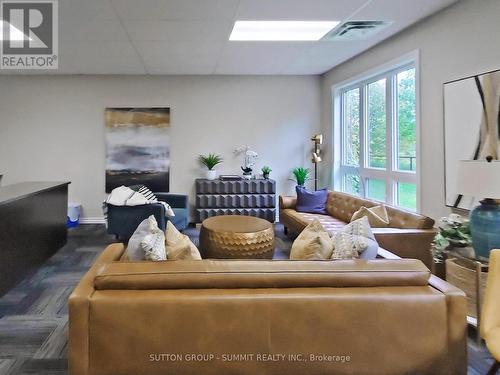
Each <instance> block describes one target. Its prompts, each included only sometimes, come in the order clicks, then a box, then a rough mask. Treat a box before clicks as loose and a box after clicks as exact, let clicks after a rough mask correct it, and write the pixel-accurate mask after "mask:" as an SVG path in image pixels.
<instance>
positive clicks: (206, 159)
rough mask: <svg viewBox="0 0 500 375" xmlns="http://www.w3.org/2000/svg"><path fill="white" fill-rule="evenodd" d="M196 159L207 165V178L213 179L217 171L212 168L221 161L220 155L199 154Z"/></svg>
mask: <svg viewBox="0 0 500 375" xmlns="http://www.w3.org/2000/svg"><path fill="white" fill-rule="evenodd" d="M198 160H199V162H200V163H201V164H203V165H204V166H205V167H207V168H208V169H207V180H215V178H216V177H217V171H216V170H215V169H214V168H215V166H216V165H218V164H220V163H222V160H223V159H222V156H220V155H216V154H208V155H200V156H199V157H198Z"/></svg>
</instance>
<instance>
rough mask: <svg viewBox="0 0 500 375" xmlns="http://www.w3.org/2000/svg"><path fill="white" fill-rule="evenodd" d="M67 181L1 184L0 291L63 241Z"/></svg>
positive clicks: (42, 259)
mask: <svg viewBox="0 0 500 375" xmlns="http://www.w3.org/2000/svg"><path fill="white" fill-rule="evenodd" d="M68 184H69V182H22V183H18V184H13V185H7V186H2V187H0V295H3V294H5V293H6V292H7V291H8V290H9V289H10V288H11V287H12V286H14V285H15V284H16V283H17V282H19V281H20V280H22V279H23V278H24V277H25V276H26V275H27V274H28V273H29V272H30V271H32V270H33V269H34V268H35V267H36V266H37V265H39V264H40V263H42V262H43V261H44V260H45V259H47V258H48V257H50V256H51V255H52V254H54V253H55V252H56V251H57V250H58V249H59V248H61V247H62V246H64V244H65V243H66V240H67V233H68V232H67V229H66V217H67V206H68Z"/></svg>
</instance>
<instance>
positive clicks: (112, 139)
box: [105, 108, 170, 193]
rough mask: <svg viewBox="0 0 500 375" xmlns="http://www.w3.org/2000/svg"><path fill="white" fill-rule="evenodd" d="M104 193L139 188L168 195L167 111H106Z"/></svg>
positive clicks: (168, 114)
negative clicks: (140, 186)
mask: <svg viewBox="0 0 500 375" xmlns="http://www.w3.org/2000/svg"><path fill="white" fill-rule="evenodd" d="M105 118H106V124H105V126H106V128H105V141H106V192H107V193H109V192H111V190H113V189H114V188H115V187H118V186H121V185H125V186H130V185H136V184H141V185H145V186H147V187H148V188H149V189H150V190H151V191H153V192H168V191H169V183H170V108H106V112H105Z"/></svg>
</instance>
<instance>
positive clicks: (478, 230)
mask: <svg viewBox="0 0 500 375" xmlns="http://www.w3.org/2000/svg"><path fill="white" fill-rule="evenodd" d="M470 231H471V236H472V246H473V247H474V250H475V252H476V257H477V258H478V259H480V260H485V261H488V259H489V257H490V251H491V250H492V249H500V206H499V205H498V203H497V202H496V201H495V200H493V199H484V200H482V201H481V204H480V205H479V206H477V207H475V208H474V209H473V210H472V211H471V213H470Z"/></svg>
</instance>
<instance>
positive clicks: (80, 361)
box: [68, 243, 125, 375]
mask: <svg viewBox="0 0 500 375" xmlns="http://www.w3.org/2000/svg"><path fill="white" fill-rule="evenodd" d="M124 251H125V246H124V245H123V244H122V243H116V244H112V245H109V246H108V247H107V248H106V249H104V251H103V252H102V253H101V255H99V257H98V258H97V260H96V261H95V263H94V265H93V266H92V267H91V268H90V269H89V271H88V272H87V273H86V274H85V276H83V278H82V279H81V280H80V282H79V283H78V285H77V286H76V288H75V289H74V290H73V293H71V295H70V296H69V300H68V309H69V342H68V360H69V373H70V374H71V375H87V372H88V366H89V363H88V359H89V335H88V331H89V326H88V322H89V311H90V298H91V297H92V294H93V293H94V278H95V276H96V275H97V274H99V273H100V272H101V271H102V270H103V269H104V268H105V266H106V265H108V264H109V263H111V262H113V261H115V260H118V259H120V257H121V256H122V254H123V252H124Z"/></svg>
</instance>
